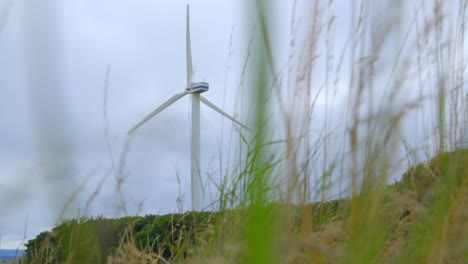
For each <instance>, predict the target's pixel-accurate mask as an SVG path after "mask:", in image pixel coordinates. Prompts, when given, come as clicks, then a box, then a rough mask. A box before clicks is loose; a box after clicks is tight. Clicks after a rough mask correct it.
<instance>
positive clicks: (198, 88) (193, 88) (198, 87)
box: [185, 82, 210, 94]
mask: <svg viewBox="0 0 468 264" xmlns="http://www.w3.org/2000/svg"><path fill="white" fill-rule="evenodd" d="M209 89H210V85H209V84H208V83H207V82H194V83H191V84H189V85H188V86H187V88H185V92H186V93H188V94H194V93H199V94H200V93H204V92H206V91H208V90H209Z"/></svg>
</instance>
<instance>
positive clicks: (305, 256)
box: [25, 150, 468, 263]
mask: <svg viewBox="0 0 468 264" xmlns="http://www.w3.org/2000/svg"><path fill="white" fill-rule="evenodd" d="M467 165H468V150H457V151H454V152H446V153H441V154H439V155H438V156H436V157H435V158H433V159H432V160H430V161H428V162H426V163H421V164H419V165H417V166H415V167H412V168H410V169H409V170H408V171H407V172H406V173H405V174H404V175H403V177H402V179H401V181H400V182H397V183H395V184H393V185H390V186H386V187H385V188H384V189H383V190H381V189H378V188H377V189H373V188H370V189H368V190H366V191H363V192H362V193H361V194H360V195H358V196H355V197H353V198H351V199H349V200H333V201H324V202H319V203H313V204H308V205H303V206H299V205H286V204H265V205H261V206H255V205H253V206H246V207H244V208H241V209H236V210H226V211H221V212H198V213H197V212H188V213H185V214H168V215H147V216H136V217H125V218H120V219H106V218H103V217H97V218H87V219H74V220H68V221H64V222H63V223H61V224H60V225H58V226H56V227H55V228H53V230H51V231H46V232H43V233H41V234H40V235H38V236H37V237H36V238H34V239H32V240H29V242H28V243H27V244H26V247H27V249H26V253H25V259H26V260H27V262H28V263H63V262H67V263H168V262H169V263H171V262H173V263H179V262H184V263H185V262H188V263H239V262H241V263H247V262H248V260H249V259H250V258H254V256H252V254H253V253H252V251H253V250H260V249H261V248H266V254H270V255H271V256H272V258H273V259H272V260H273V262H276V263H311V262H313V263H365V262H367V263H422V262H424V263H432V262H437V263H440V262H442V263H467V262H468V225H467V224H466V223H468V206H467V204H468V166H467ZM377 194H378V195H377ZM254 211H255V212H254ZM262 214H263V216H264V217H265V218H263V219H262V218H259V217H261V216H262ZM252 221H260V222H261V221H264V222H265V226H271V229H269V230H273V232H272V233H271V234H268V237H266V236H262V233H261V230H260V231H256V230H252ZM257 232H259V233H257ZM252 236H255V238H252ZM249 240H250V241H249ZM252 241H258V243H261V244H262V245H254V246H252V247H258V248H252V247H249V245H250V243H252ZM255 253H257V252H256V251H255ZM356 261H358V262H356Z"/></svg>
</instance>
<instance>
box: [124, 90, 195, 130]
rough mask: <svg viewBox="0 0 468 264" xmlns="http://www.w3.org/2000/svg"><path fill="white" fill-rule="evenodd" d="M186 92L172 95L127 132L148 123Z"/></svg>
mask: <svg viewBox="0 0 468 264" xmlns="http://www.w3.org/2000/svg"><path fill="white" fill-rule="evenodd" d="M186 94H187V93H185V92H183V93H178V94H176V95H174V96H172V97H171V98H170V99H169V100H167V101H166V102H164V103H163V104H162V105H160V106H159V107H158V108H156V109H155V110H154V111H153V112H151V113H150V114H149V115H148V116H146V117H145V118H143V120H141V121H140V122H139V123H138V124H136V125H135V126H134V127H133V128H132V129H130V130H129V131H128V132H127V135H130V134H131V133H133V132H134V131H135V130H137V128H139V127H140V126H142V125H143V124H144V123H146V122H147V121H148V120H150V119H151V118H152V117H153V116H155V115H157V114H159V113H160V112H161V111H162V110H164V109H166V108H167V107H168V106H170V105H171V104H173V103H175V102H176V101H177V100H179V99H180V98H182V97H183V96H184V95H186Z"/></svg>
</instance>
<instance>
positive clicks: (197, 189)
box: [128, 5, 248, 211]
mask: <svg viewBox="0 0 468 264" xmlns="http://www.w3.org/2000/svg"><path fill="white" fill-rule="evenodd" d="M186 41H187V87H186V88H185V90H184V91H183V92H181V93H178V94H175V95H174V96H172V97H171V98H170V99H169V100H167V101H166V102H164V103H163V104H162V105H160V106H159V107H158V108H156V110H154V111H153V112H151V113H150V114H149V115H148V116H147V117H145V118H144V119H143V120H141V121H140V122H139V123H138V124H136V125H135V126H134V127H133V128H132V129H130V131H129V132H128V134H131V133H132V132H134V131H135V130H136V129H137V128H139V127H140V126H141V125H143V124H144V123H146V122H147V121H148V120H150V119H151V118H153V117H154V116H155V115H157V114H158V113H160V112H161V111H163V110H164V109H166V108H167V107H169V106H170V105H171V104H173V103H175V102H176V101H177V100H179V99H180V98H182V97H183V96H184V95H187V94H191V95H192V139H191V142H192V145H191V187H192V190H191V191H192V210H193V211H201V210H202V209H203V208H202V188H203V187H202V179H201V173H200V101H201V102H202V103H204V104H206V105H207V106H209V107H210V108H212V109H213V110H215V111H216V112H218V113H220V114H221V115H223V116H225V117H226V118H228V119H230V120H231V121H233V122H234V123H236V124H238V125H240V126H242V127H244V128H246V129H248V128H247V127H246V126H244V125H243V124H241V123H240V122H239V121H237V120H236V119H234V117H232V116H230V115H228V114H227V113H225V112H224V111H223V110H221V108H219V107H217V106H216V105H214V104H213V103H211V102H210V101H208V100H207V99H206V98H204V97H202V96H201V95H200V94H201V93H203V92H206V91H208V89H209V85H208V83H207V82H192V52H191V48H190V17H189V5H187V40H186Z"/></svg>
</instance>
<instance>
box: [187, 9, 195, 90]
mask: <svg viewBox="0 0 468 264" xmlns="http://www.w3.org/2000/svg"><path fill="white" fill-rule="evenodd" d="M186 41H187V87H189V86H190V84H191V83H192V73H193V71H192V48H191V47H190V14H189V5H188V4H187V36H186Z"/></svg>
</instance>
